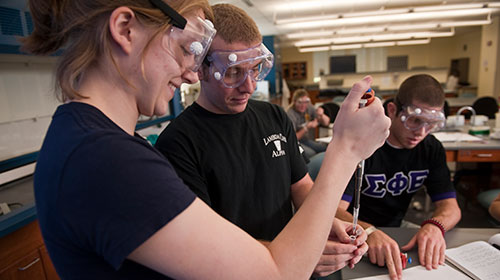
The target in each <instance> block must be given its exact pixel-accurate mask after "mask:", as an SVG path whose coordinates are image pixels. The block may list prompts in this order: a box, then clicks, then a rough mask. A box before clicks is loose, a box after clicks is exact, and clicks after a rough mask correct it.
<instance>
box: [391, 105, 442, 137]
mask: <svg viewBox="0 0 500 280" xmlns="http://www.w3.org/2000/svg"><path fill="white" fill-rule="evenodd" d="M401 121H402V122H403V124H404V126H405V127H406V128H407V129H408V130H411V131H415V130H419V129H421V128H422V127H425V129H426V131H428V132H434V131H437V130H439V129H441V128H443V127H444V125H445V123H446V117H445V116H444V113H443V111H440V110H428V109H422V108H419V107H416V106H413V105H412V106H403V107H402V111H401Z"/></svg>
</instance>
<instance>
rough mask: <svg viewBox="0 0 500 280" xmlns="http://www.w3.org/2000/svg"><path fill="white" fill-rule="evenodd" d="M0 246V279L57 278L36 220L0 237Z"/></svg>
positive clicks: (52, 279)
mask: <svg viewBox="0 0 500 280" xmlns="http://www.w3.org/2000/svg"><path fill="white" fill-rule="evenodd" d="M0 248H1V250H0V280H21V279H22V280H24V279H26V280H39V279H46V280H56V279H59V277H58V276H57V273H56V272H55V269H54V266H53V265H52V262H51V261H50V258H49V255H48V253H47V250H46V248H45V246H44V244H43V239H42V235H41V233H40V229H39V227H38V222H37V221H34V222H31V223H29V224H28V225H26V226H24V227H22V228H20V229H18V230H16V231H14V232H12V233H10V234H9V235H7V236H4V237H2V238H0Z"/></svg>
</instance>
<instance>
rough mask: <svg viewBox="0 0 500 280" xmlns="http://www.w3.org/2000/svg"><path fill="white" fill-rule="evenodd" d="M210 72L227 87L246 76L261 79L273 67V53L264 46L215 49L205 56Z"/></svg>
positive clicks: (242, 80)
mask: <svg viewBox="0 0 500 280" xmlns="http://www.w3.org/2000/svg"><path fill="white" fill-rule="evenodd" d="M207 60H208V62H210V63H211V65H210V73H211V75H213V76H214V78H215V79H216V80H218V81H220V82H221V83H222V84H223V85H224V86H225V87H227V88H236V87H239V86H240V85H241V84H243V83H244V82H245V80H246V79H247V76H250V78H251V79H252V80H253V81H256V82H257V81H262V80H263V79H264V78H265V77H266V76H267V74H269V72H270V71H271V69H272V68H273V63H274V55H273V54H272V53H271V52H270V51H269V50H268V49H267V48H266V46H264V44H259V45H258V46H256V47H253V48H250V49H246V50H230V51H224V50H215V51H213V52H212V53H211V54H210V55H208V56H207Z"/></svg>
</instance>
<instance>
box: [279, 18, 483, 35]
mask: <svg viewBox="0 0 500 280" xmlns="http://www.w3.org/2000/svg"><path fill="white" fill-rule="evenodd" d="M486 24H491V19H489V18H488V19H485V20H468V21H444V22H434V23H415V24H395V25H379V26H371V27H370V26H366V27H359V28H358V27H354V28H342V29H329V30H321V31H302V32H297V33H290V34H287V35H285V36H286V37H287V38H288V39H303V38H314V37H327V36H332V35H334V34H338V35H350V34H366V33H382V32H384V31H410V30H425V29H436V28H450V27H460V26H475V25H486ZM424 37H426V36H424Z"/></svg>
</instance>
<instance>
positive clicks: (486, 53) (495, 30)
mask: <svg viewBox="0 0 500 280" xmlns="http://www.w3.org/2000/svg"><path fill="white" fill-rule="evenodd" d="M499 26H500V21H499V18H498V17H494V18H493V23H492V24H490V25H488V26H485V27H483V29H482V40H481V46H480V48H481V50H480V52H481V57H480V59H479V63H480V64H479V71H478V72H479V87H478V95H479V96H496V97H498V96H499V93H498V90H499V88H500V85H499V82H497V81H498V76H499V75H498V73H497V72H498V70H497V69H498V63H499V59H500V57H499V54H498V52H499V38H498V37H499V29H500V28H499Z"/></svg>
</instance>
